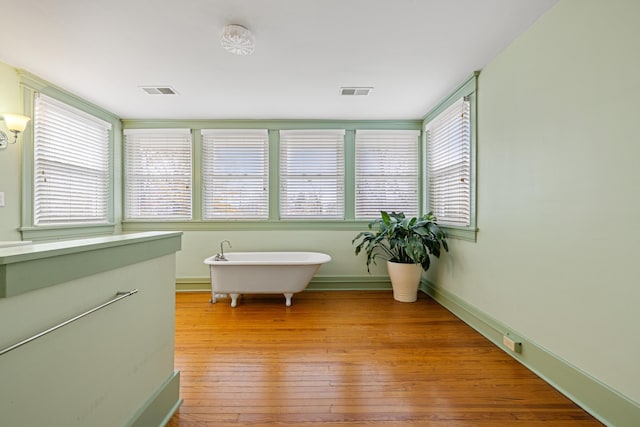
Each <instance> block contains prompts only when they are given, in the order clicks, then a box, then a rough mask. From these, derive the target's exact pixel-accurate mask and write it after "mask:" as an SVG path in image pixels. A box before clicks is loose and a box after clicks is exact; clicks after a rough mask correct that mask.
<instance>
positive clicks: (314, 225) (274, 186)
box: [122, 119, 422, 231]
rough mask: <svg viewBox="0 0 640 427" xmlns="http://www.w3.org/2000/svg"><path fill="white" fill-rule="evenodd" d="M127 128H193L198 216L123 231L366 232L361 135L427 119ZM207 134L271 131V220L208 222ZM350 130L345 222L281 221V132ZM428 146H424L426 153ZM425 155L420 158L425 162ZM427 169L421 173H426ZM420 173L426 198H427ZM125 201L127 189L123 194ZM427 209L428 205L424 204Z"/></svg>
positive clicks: (129, 225)
mask: <svg viewBox="0 0 640 427" xmlns="http://www.w3.org/2000/svg"><path fill="white" fill-rule="evenodd" d="M122 123H123V128H124V129H154V128H190V129H192V135H193V151H192V152H193V181H192V182H193V187H192V188H193V194H192V196H193V199H192V200H193V209H192V212H193V217H192V220H191V221H172V220H161V219H158V220H154V221H144V220H126V219H125V220H123V222H122V229H123V231H133V230H153V229H157V230H187V229H189V230H246V229H251V230H287V229H295V230H322V229H324V230H345V229H347V230H364V229H365V228H366V225H367V224H368V223H369V222H370V220H365V219H362V220H356V218H355V131H356V130H357V129H367V130H370V129H371V130H417V131H421V127H422V121H421V120H371V121H366V120H128V119H125V120H123V121H122ZM202 129H268V133H269V217H268V219H267V220H242V219H234V220H222V219H220V220H203V212H202V209H203V206H202V200H201V197H202V194H203V189H202V178H201V172H202V167H203V166H202V162H203V158H202V137H201V135H200V130H202ZM285 129H286V130H294V129H296V130H308V129H344V130H345V136H344V144H345V145H344V147H345V153H344V162H345V176H344V203H345V206H344V218H342V219H326V220H323V219H299V220H297V219H296V220H294V219H280V200H279V193H280V171H279V163H280V162H279V156H280V135H279V131H280V130H285ZM421 150H422V147H420V153H421ZM421 158H422V156H421V155H420V163H421V162H422V160H421ZM420 169H421V168H420ZM421 177H422V171H421V170H420V183H419V185H420V193H419V194H422V189H421V187H422V182H421V181H422V178H421ZM122 197H123V200H124V197H125V188H124V187H123V189H122ZM420 206H422V204H420Z"/></svg>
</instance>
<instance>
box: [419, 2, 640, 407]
mask: <svg viewBox="0 0 640 427" xmlns="http://www.w3.org/2000/svg"><path fill="white" fill-rule="evenodd" d="M638 17H640V2H638V1H637V0H613V1H606V2H605V1H599V0H562V1H560V3H558V4H557V5H556V6H555V7H554V8H553V9H551V10H550V11H549V12H548V13H547V14H546V15H544V16H543V17H542V18H541V19H540V20H539V21H538V22H537V23H536V24H535V25H534V26H533V27H532V28H531V29H530V30H529V31H527V32H526V33H525V34H523V35H522V36H521V37H520V38H519V39H517V40H516V41H515V42H514V43H513V44H512V45H511V46H510V47H508V48H507V49H506V50H505V51H504V52H503V53H501V54H500V55H499V56H498V57H497V58H496V59H495V60H494V61H493V62H491V63H490V64H489V65H488V66H486V67H485V68H484V69H483V70H482V73H481V75H480V78H479V90H478V102H479V104H478V118H479V122H478V227H479V229H480V231H479V233H478V242H477V243H468V242H461V241H454V242H451V253H450V254H449V255H448V256H446V258H444V259H443V260H442V261H441V262H440V263H439V264H438V266H437V268H436V269H434V270H433V271H432V272H431V274H430V280H431V281H433V282H434V283H436V284H437V286H439V287H441V288H443V289H445V290H447V291H449V292H451V293H453V294H454V295H456V296H458V297H460V298H462V299H463V300H464V301H466V302H467V303H469V304H471V305H473V306H475V307H477V308H479V309H480V310H482V311H484V312H485V313H486V314H488V315H489V316H491V317H493V318H495V319H497V320H499V321H500V322H502V323H504V324H506V325H508V326H509V327H511V328H513V330H514V331H516V332H519V333H521V334H522V335H524V336H525V337H527V338H528V339H530V340H532V341H534V342H536V343H537V344H539V345H541V346H542V347H544V348H546V349H547V350H549V351H551V352H552V353H555V354H556V355H557V356H559V357H561V358H563V359H565V360H566V361H567V362H568V363H570V364H572V365H574V366H576V367H577V368H579V369H581V370H583V371H585V372H586V373H588V374H590V375H592V376H593V377H595V378H597V379H599V380H600V381H602V382H604V383H606V384H607V385H608V386H610V387H612V388H613V389H615V390H617V391H618V392H620V393H622V394H624V395H626V396H627V397H629V398H631V399H633V400H635V401H636V402H640V364H639V363H638V361H640V339H638V337H640V319H639V318H638V304H639V303H640V279H639V278H638V255H639V254H640V250H639V246H640V223H639V222H638V218H640V140H639V138H638V130H639V125H638V123H640V119H639V117H638V115H639V113H640V108H639V102H640V101H639V100H640V86H639V85H638V83H637V75H638V70H640V49H639V47H638V46H639V42H640V25H638V23H637V19H638Z"/></svg>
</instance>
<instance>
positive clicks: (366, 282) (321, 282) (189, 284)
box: [176, 276, 391, 292]
mask: <svg viewBox="0 0 640 427" xmlns="http://www.w3.org/2000/svg"><path fill="white" fill-rule="evenodd" d="M305 290H308V291H379V290H391V282H390V281H389V276H315V277H314V278H313V279H311V282H310V283H309V285H308V286H307V287H306V289H305ZM207 291H209V292H210V291H211V282H210V279H209V278H208V277H184V278H179V279H176V292H207Z"/></svg>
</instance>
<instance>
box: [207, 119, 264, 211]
mask: <svg viewBox="0 0 640 427" xmlns="http://www.w3.org/2000/svg"><path fill="white" fill-rule="evenodd" d="M202 188H203V199H204V200H203V204H204V214H203V216H204V219H221V218H227V219H268V217H269V135H268V131H267V130H266V129H264V130H252V129H244V130H223V129H220V130H218V129H205V130H202Z"/></svg>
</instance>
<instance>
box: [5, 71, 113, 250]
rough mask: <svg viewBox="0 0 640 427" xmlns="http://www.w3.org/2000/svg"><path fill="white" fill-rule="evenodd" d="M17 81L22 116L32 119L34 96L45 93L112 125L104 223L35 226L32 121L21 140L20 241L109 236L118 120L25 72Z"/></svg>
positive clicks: (111, 226)
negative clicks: (18, 83) (19, 89)
mask: <svg viewBox="0 0 640 427" xmlns="http://www.w3.org/2000/svg"><path fill="white" fill-rule="evenodd" d="M18 79H19V82H20V86H21V96H22V105H23V114H24V115H26V116H28V117H32V118H33V117H34V97H35V94H36V93H42V94H45V95H47V96H49V97H51V98H54V99H57V100H58V101H61V102H64V103H65V104H68V105H70V106H72V107H75V108H78V109H80V110H82V111H84V112H86V113H88V114H91V115H93V116H95V117H98V118H100V119H102V120H105V121H107V122H109V123H111V126H112V129H111V132H110V134H109V165H110V166H109V194H108V201H109V202H108V218H107V222H106V223H100V224H95V223H86V224H60V225H38V226H36V225H35V222H34V215H33V209H34V202H33V197H34V179H33V174H34V164H33V148H34V147H33V144H34V140H33V136H34V133H33V120H31V121H30V122H29V124H28V126H27V128H26V129H25V132H24V133H23V137H22V159H23V160H22V163H23V164H22V218H21V227H19V229H18V230H19V231H20V232H21V233H22V238H23V240H48V239H58V238H74V237H84V236H95V235H99V234H111V233H113V231H114V230H115V228H116V224H115V208H114V203H113V200H114V147H115V143H116V141H118V142H119V141H120V139H121V136H120V135H121V134H122V125H121V122H120V119H119V118H118V117H117V116H115V115H114V114H112V113H110V112H108V111H106V110H104V109H102V108H100V107H98V106H96V105H93V104H91V103H89V102H87V101H85V100H83V99H81V98H78V97H76V96H75V95H73V94H71V93H69V92H67V91H65V90H64V89H61V88H59V87H56V86H54V85H52V84H50V83H49V82H47V81H45V80H42V79H40V78H38V77H36V76H34V75H32V74H30V73H28V72H26V71H24V70H18Z"/></svg>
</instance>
